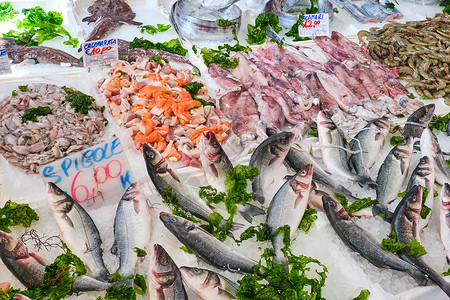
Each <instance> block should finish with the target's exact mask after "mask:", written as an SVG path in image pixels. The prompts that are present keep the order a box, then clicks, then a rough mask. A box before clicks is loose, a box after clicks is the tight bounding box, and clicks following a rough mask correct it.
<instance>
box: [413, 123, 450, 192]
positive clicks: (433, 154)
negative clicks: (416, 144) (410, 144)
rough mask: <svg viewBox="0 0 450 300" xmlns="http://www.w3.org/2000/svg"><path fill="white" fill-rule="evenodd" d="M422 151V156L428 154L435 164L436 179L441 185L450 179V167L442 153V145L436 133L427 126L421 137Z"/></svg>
mask: <svg viewBox="0 0 450 300" xmlns="http://www.w3.org/2000/svg"><path fill="white" fill-rule="evenodd" d="M420 151H421V152H422V156H425V155H426V156H428V157H429V158H430V159H431V161H433V164H434V171H435V177H436V181H437V182H439V184H440V185H444V183H446V182H449V181H450V168H449V167H448V165H447V162H446V161H445V158H444V155H443V154H442V150H441V146H440V145H439V141H438V139H437V137H436V135H435V134H434V133H433V132H432V131H431V130H430V129H428V128H425V129H424V130H423V132H422V136H421V137H420Z"/></svg>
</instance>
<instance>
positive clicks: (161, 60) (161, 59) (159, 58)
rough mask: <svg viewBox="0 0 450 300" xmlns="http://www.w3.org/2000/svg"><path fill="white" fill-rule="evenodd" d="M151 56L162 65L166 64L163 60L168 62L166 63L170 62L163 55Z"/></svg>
mask: <svg viewBox="0 0 450 300" xmlns="http://www.w3.org/2000/svg"><path fill="white" fill-rule="evenodd" d="M150 58H151V59H152V60H153V61H154V62H155V63H157V64H159V65H161V66H163V65H164V64H163V61H164V62H166V63H168V62H169V60H168V59H166V58H163V57H161V56H156V55H154V56H150Z"/></svg>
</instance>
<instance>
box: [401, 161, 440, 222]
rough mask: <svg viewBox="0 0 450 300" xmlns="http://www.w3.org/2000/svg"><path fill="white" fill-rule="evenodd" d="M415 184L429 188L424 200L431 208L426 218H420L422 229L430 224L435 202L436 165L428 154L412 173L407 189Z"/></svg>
mask: <svg viewBox="0 0 450 300" xmlns="http://www.w3.org/2000/svg"><path fill="white" fill-rule="evenodd" d="M415 185H420V186H422V187H424V188H426V189H427V192H428V195H427V198H426V199H424V201H425V205H426V206H427V207H429V208H430V209H431V211H430V213H429V214H428V215H427V216H426V218H425V219H422V217H421V218H420V219H419V230H422V229H423V228H425V226H427V225H428V221H429V220H430V217H431V214H432V213H433V203H434V167H433V162H432V161H431V159H430V158H429V157H428V156H423V157H422V158H421V159H420V161H419V163H418V164H417V167H416V168H415V169H414V171H413V172H412V174H411V178H410V179H409V182H408V187H407V188H406V190H408V191H409V190H411V189H412V188H413V187H414V186H415Z"/></svg>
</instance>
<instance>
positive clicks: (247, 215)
mask: <svg viewBox="0 0 450 300" xmlns="http://www.w3.org/2000/svg"><path fill="white" fill-rule="evenodd" d="M238 212H239V214H240V215H241V216H242V217H243V218H244V219H245V220H246V221H247V222H249V223H251V222H252V221H253V217H254V216H260V215H264V214H265V213H266V212H265V211H264V210H263V209H262V208H259V207H257V206H255V205H253V204H250V203H247V204H245V206H243V207H239V208H238Z"/></svg>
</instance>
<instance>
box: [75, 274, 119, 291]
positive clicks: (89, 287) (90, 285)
mask: <svg viewBox="0 0 450 300" xmlns="http://www.w3.org/2000/svg"><path fill="white" fill-rule="evenodd" d="M111 286H113V283H110V282H103V281H100V280H97V279H94V278H92V277H89V276H86V275H83V276H77V277H76V278H75V279H74V281H73V284H72V289H71V293H81V292H91V291H104V290H106V289H108V288H110V287H111Z"/></svg>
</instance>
